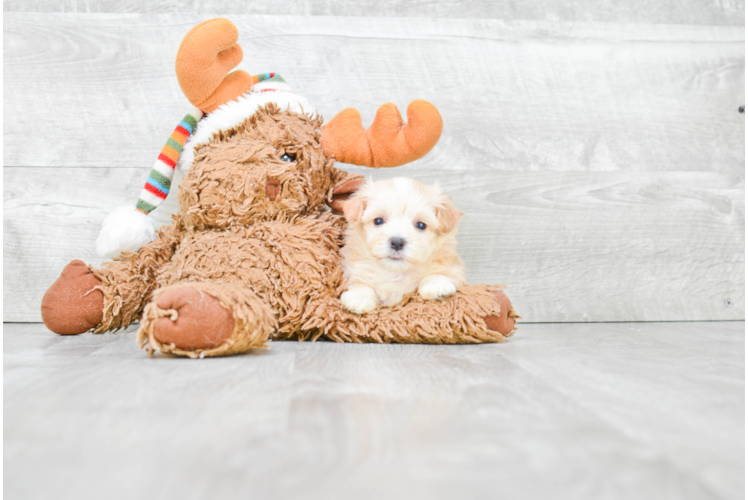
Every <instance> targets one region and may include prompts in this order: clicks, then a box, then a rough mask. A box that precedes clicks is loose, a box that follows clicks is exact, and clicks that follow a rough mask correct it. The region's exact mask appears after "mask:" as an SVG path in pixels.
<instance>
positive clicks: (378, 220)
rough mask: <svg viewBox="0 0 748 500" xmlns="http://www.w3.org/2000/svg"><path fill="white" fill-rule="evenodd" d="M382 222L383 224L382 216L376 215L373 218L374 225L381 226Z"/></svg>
mask: <svg viewBox="0 0 748 500" xmlns="http://www.w3.org/2000/svg"><path fill="white" fill-rule="evenodd" d="M382 224H384V219H383V218H381V217H377V218H376V219H374V225H376V226H381V225H382Z"/></svg>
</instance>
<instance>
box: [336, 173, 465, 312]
mask: <svg viewBox="0 0 748 500" xmlns="http://www.w3.org/2000/svg"><path fill="white" fill-rule="evenodd" d="M343 214H344V215H345V217H346V220H347V221H348V230H347V232H346V242H345V246H344V247H343V250H342V252H343V258H344V260H343V271H344V273H345V277H346V280H347V283H346V284H347V290H346V291H345V292H343V295H341V297H340V300H341V302H342V303H343V307H344V308H345V309H346V310H347V311H350V312H352V313H357V314H363V313H366V312H369V311H371V310H373V309H375V308H376V307H379V306H392V305H395V304H397V303H398V302H400V301H401V300H402V298H403V296H404V295H406V294H408V293H411V292H413V291H414V290H416V289H417V290H418V293H419V294H420V295H421V297H423V298H424V299H426V300H439V299H443V298H445V297H449V296H450V295H452V294H454V293H455V291H456V289H457V287H458V286H462V285H464V284H465V267H464V265H463V263H462V260H461V259H460V256H459V255H458V254H457V242H456V240H455V234H456V233H457V222H458V221H459V220H460V217H461V216H462V215H463V214H462V212H460V211H459V210H457V209H456V208H455V207H454V205H452V201H451V200H450V199H449V198H448V197H447V196H446V195H445V194H444V193H443V192H442V191H441V189H439V187H438V186H436V185H434V186H426V185H423V184H421V183H420V182H417V181H414V180H412V179H405V178H397V179H391V180H386V181H378V182H373V181H371V180H369V181H367V182H365V183H364V184H363V185H362V186H361V188H360V189H359V190H358V191H356V193H354V195H353V196H351V198H350V199H348V200H347V201H346V202H345V203H344V205H343Z"/></svg>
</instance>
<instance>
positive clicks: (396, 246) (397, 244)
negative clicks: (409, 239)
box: [390, 238, 405, 252]
mask: <svg viewBox="0 0 748 500" xmlns="http://www.w3.org/2000/svg"><path fill="white" fill-rule="evenodd" d="M404 246H405V240H404V239H402V238H390V247H391V248H392V249H393V250H395V251H398V252H399V251H400V250H402V249H403V247H404Z"/></svg>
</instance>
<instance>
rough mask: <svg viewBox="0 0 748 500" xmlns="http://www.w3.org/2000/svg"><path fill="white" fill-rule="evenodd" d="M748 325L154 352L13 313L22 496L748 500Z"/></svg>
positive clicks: (614, 327)
mask: <svg viewBox="0 0 748 500" xmlns="http://www.w3.org/2000/svg"><path fill="white" fill-rule="evenodd" d="M744 329H745V324H744V323H743V322H735V323H719V322H716V323H715V322H711V323H648V324H626V323H619V324H604V325H601V324H586V325H585V324H560V325H559V324H545V325H523V326H522V329H521V330H520V331H519V333H518V334H517V335H516V336H514V337H513V338H512V339H510V341H509V342H507V343H505V344H500V345H482V346H423V345H411V346H380V345H350V344H349V345H338V344H332V343H326V342H318V343H314V344H312V343H296V342H276V343H273V344H272V346H271V348H270V349H269V350H266V351H263V352H258V353H254V354H250V355H245V356H240V357H233V358H224V359H211V360H200V361H195V360H189V359H173V358H158V357H157V358H155V359H150V358H148V357H147V356H146V355H145V353H144V352H143V351H139V350H138V349H137V347H136V345H135V336H134V332H132V331H130V332H128V333H123V334H105V335H90V334H88V335H81V336H77V337H60V336H55V335H53V334H51V333H49V332H47V331H46V330H45V329H44V327H43V325H38V324H29V325H7V324H6V325H5V329H4V332H3V339H4V349H3V357H4V368H3V371H4V377H3V388H4V428H3V431H4V472H5V474H4V477H5V484H4V492H5V495H6V497H7V498H62V499H67V498H71V499H72V498H74V499H76V500H88V499H100V498H107V499H113V500H116V499H119V498H160V499H171V498H174V499H176V498H179V499H182V500H191V499H200V500H203V499H205V498H211V499H218V500H220V499H224V498H226V499H228V498H231V499H235V498H239V497H247V498H283V499H296V498H304V499H317V498H320V499H322V498H324V499H338V498H340V499H343V498H357V499H358V498H360V499H364V500H366V499H369V498H391V499H400V498H408V499H414V500H419V499H442V498H444V499H446V498H452V499H453V498H475V499H488V498H498V497H501V498H558V499H578V498H595V499H601V500H610V499H631V498H637V499H642V500H650V499H652V500H683V499H686V500H696V499H704V500H705V499H709V500H713V499H739V498H743V494H744V488H745V475H744V472H745V455H744V439H745V426H744V424H745V379H744V370H745V360H744V355H743V353H744V349H745V336H744Z"/></svg>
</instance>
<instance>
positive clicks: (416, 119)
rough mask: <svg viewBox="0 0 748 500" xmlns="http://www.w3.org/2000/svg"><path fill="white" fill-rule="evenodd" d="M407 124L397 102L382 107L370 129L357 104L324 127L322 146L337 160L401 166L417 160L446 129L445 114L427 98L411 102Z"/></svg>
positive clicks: (366, 164)
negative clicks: (367, 127) (426, 99)
mask: <svg viewBox="0 0 748 500" xmlns="http://www.w3.org/2000/svg"><path fill="white" fill-rule="evenodd" d="M407 115H408V123H406V124H404V125H403V119H402V117H401V116H400V111H398V109H397V106H395V105H394V104H392V103H387V104H385V105H383V106H382V107H380V108H379V110H378V111H377V115H376V116H375V117H374V123H372V124H371V127H369V129H368V130H365V129H364V127H363V125H362V124H361V115H360V114H359V112H358V111H356V110H355V109H353V108H347V109H344V110H343V111H341V112H340V113H338V114H337V115H336V116H335V118H333V119H332V120H331V121H330V123H328V124H327V125H325V126H324V128H323V130H322V148H323V149H324V151H325V153H326V154H327V155H328V156H332V157H333V158H335V159H336V160H337V161H340V162H343V163H352V164H354V165H362V166H366V167H373V168H380V167H397V166H399V165H403V164H405V163H408V162H411V161H414V160H417V159H418V158H420V157H422V156H423V155H425V154H426V153H428V152H429V151H431V148H433V147H434V146H435V145H436V143H437V141H438V140H439V136H441V133H442V117H441V115H440V114H439V111H437V109H436V108H435V107H434V106H433V105H432V104H431V103H430V102H427V101H421V100H415V101H413V102H411V103H410V104H409V105H408V112H407Z"/></svg>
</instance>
